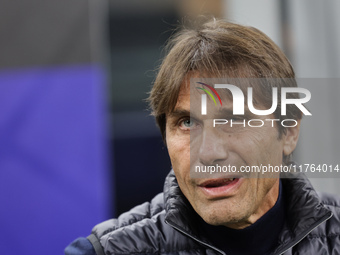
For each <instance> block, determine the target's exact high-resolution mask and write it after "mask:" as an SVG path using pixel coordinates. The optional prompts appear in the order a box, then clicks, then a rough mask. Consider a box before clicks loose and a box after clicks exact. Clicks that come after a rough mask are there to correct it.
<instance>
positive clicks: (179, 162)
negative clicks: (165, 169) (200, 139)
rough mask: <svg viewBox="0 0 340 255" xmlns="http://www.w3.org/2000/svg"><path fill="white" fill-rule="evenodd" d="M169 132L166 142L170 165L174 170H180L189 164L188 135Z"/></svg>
mask: <svg viewBox="0 0 340 255" xmlns="http://www.w3.org/2000/svg"><path fill="white" fill-rule="evenodd" d="M169 133H170V134H169V135H168V133H167V140H166V142H167V149H168V152H169V156H170V160H171V164H172V167H173V168H174V170H175V171H182V169H183V168H184V169H185V168H187V167H189V165H190V137H189V136H188V137H183V136H178V135H176V134H172V133H171V132H169ZM184 169H183V170H184Z"/></svg>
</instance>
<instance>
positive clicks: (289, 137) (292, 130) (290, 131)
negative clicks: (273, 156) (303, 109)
mask: <svg viewBox="0 0 340 255" xmlns="http://www.w3.org/2000/svg"><path fill="white" fill-rule="evenodd" d="M296 122H297V125H296V126H295V127H287V128H286V131H287V132H286V134H285V135H284V136H283V140H284V142H283V155H285V156H288V155H289V154H291V153H292V152H293V151H294V150H295V148H296V145H297V142H298V139H299V133H300V122H301V120H297V121H296Z"/></svg>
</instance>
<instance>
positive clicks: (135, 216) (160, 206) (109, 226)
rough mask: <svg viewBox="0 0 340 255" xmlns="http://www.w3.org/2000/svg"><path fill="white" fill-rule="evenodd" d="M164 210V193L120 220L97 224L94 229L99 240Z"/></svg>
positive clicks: (119, 218)
mask: <svg viewBox="0 0 340 255" xmlns="http://www.w3.org/2000/svg"><path fill="white" fill-rule="evenodd" d="M163 210H164V198H163V193H160V194H158V195H157V196H155V197H154V198H153V199H152V200H151V202H145V203H143V204H141V205H138V206H135V207H134V208H132V209H131V210H130V211H128V212H125V213H123V214H121V215H120V216H119V217H118V218H115V219H110V220H107V221H104V222H102V223H99V224H97V225H96V226H95V227H94V228H93V229H92V234H94V235H95V236H96V237H97V238H98V239H100V238H101V237H102V236H104V235H106V234H107V233H110V232H112V231H114V230H117V229H119V228H123V227H125V226H129V225H132V224H134V223H137V222H140V221H142V220H144V219H151V218H152V217H153V216H154V215H156V214H158V213H160V212H161V211H163Z"/></svg>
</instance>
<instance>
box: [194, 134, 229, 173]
mask: <svg viewBox="0 0 340 255" xmlns="http://www.w3.org/2000/svg"><path fill="white" fill-rule="evenodd" d="M198 153H199V155H198V158H199V161H200V163H201V164H203V165H206V166H212V165H216V164H221V163H222V162H224V161H225V160H226V159H227V158H228V147H227V142H226V141H224V139H223V136H222V134H220V133H219V131H217V130H216V129H214V128H207V129H205V130H203V132H202V137H201V144H200V148H199V152H198Z"/></svg>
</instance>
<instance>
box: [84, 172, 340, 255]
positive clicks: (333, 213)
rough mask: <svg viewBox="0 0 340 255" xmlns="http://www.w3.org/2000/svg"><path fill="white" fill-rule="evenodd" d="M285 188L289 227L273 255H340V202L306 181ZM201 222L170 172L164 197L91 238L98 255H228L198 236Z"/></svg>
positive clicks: (98, 230)
mask: <svg viewBox="0 0 340 255" xmlns="http://www.w3.org/2000/svg"><path fill="white" fill-rule="evenodd" d="M282 186H283V192H284V197H285V207H286V222H285V225H284V227H283V229H282V231H281V234H280V237H279V244H278V246H277V247H276V249H275V250H274V251H273V253H272V254H284V255H303V254H306V255H326V254H333V255H335V254H338V255H340V237H339V235H340V224H339V222H340V219H339V217H340V206H339V205H340V199H339V198H335V197H333V196H330V195H320V196H319V195H318V194H317V193H316V192H315V190H314V189H313V187H312V186H311V184H310V182H309V180H308V179H306V178H305V177H302V178H298V179H282ZM197 217H198V215H197V214H196V213H195V211H194V210H193V209H192V207H191V206H190V204H189V202H188V201H187V200H186V199H185V197H184V196H183V194H182V192H181V191H180V189H179V187H178V184H177V181H176V178H175V175H174V173H173V171H171V172H170V174H169V175H168V177H167V178H166V181H165V185H164V193H161V194H159V195H157V196H156V197H155V198H154V199H153V200H152V201H151V202H150V203H148V202H147V203H144V204H142V205H139V206H137V207H135V208H133V209H132V210H131V211H129V212H127V213H124V214H122V215H121V216H120V217H119V218H118V219H111V220H108V221H105V222H103V223H101V224H99V225H97V226H96V227H94V229H93V230H92V234H91V235H90V236H89V237H88V239H89V240H90V241H91V243H92V244H93V246H94V248H95V250H96V253H97V254H98V255H103V254H106V255H107V254H115V255H123V254H124V255H127V254H130V255H131V254H136V255H137V254H138V255H141V254H162V255H187V254H200V255H201V254H225V253H224V252H223V251H221V250H219V249H218V248H217V247H214V246H213V245H212V244H211V242H210V241H209V239H208V237H207V236H204V235H202V234H199V231H198V229H197ZM231 255H232V254H231Z"/></svg>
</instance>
